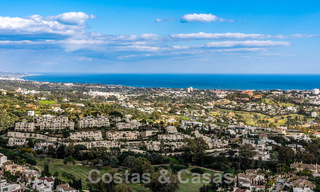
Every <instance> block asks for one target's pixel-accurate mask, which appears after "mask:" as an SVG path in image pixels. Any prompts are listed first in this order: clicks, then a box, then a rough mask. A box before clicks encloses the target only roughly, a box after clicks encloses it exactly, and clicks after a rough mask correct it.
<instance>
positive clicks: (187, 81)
mask: <svg viewBox="0 0 320 192" xmlns="http://www.w3.org/2000/svg"><path fill="white" fill-rule="evenodd" d="M23 79H25V80H31V81H47V82H63V83H99V84H105V85H124V86H131V87H144V88H146V87H151V88H156V87H162V88H188V87H193V88H196V89H235V90H275V89H281V90H293V89H295V90H311V89H314V88H320V75H278V74H277V75H270V74H268V75H267V74H263V75H260V74H259V75H258V74H255V75H252V74H70V73H44V74H39V75H34V76H25V77H23Z"/></svg>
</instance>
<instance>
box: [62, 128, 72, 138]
mask: <svg viewBox="0 0 320 192" xmlns="http://www.w3.org/2000/svg"><path fill="white" fill-rule="evenodd" d="M62 135H63V137H64V138H68V137H69V136H70V131H67V130H66V131H63V133H62Z"/></svg>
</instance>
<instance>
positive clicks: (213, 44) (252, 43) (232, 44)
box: [203, 40, 290, 48]
mask: <svg viewBox="0 0 320 192" xmlns="http://www.w3.org/2000/svg"><path fill="white" fill-rule="evenodd" d="M289 45H290V42H283V41H256V40H255V41H218V42H210V43H206V44H205V45H204V46H203V47H208V48H211V47H212V48H213V47H217V48H219V47H271V46H289Z"/></svg>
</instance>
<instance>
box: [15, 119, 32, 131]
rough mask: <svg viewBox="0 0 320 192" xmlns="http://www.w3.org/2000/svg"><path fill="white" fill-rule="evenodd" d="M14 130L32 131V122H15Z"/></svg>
mask: <svg viewBox="0 0 320 192" xmlns="http://www.w3.org/2000/svg"><path fill="white" fill-rule="evenodd" d="M14 130H15V131H27V132H33V131H34V130H35V125H34V123H33V122H31V123H29V122H26V121H23V122H17V123H16V124H15V127H14Z"/></svg>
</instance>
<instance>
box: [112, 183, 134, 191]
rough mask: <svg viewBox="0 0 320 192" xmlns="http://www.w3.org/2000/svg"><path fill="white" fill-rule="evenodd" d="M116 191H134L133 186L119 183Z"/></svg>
mask: <svg viewBox="0 0 320 192" xmlns="http://www.w3.org/2000/svg"><path fill="white" fill-rule="evenodd" d="M114 192H132V190H131V188H130V187H128V186H125V185H123V184H119V185H117V186H116V187H115V188H114Z"/></svg>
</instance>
